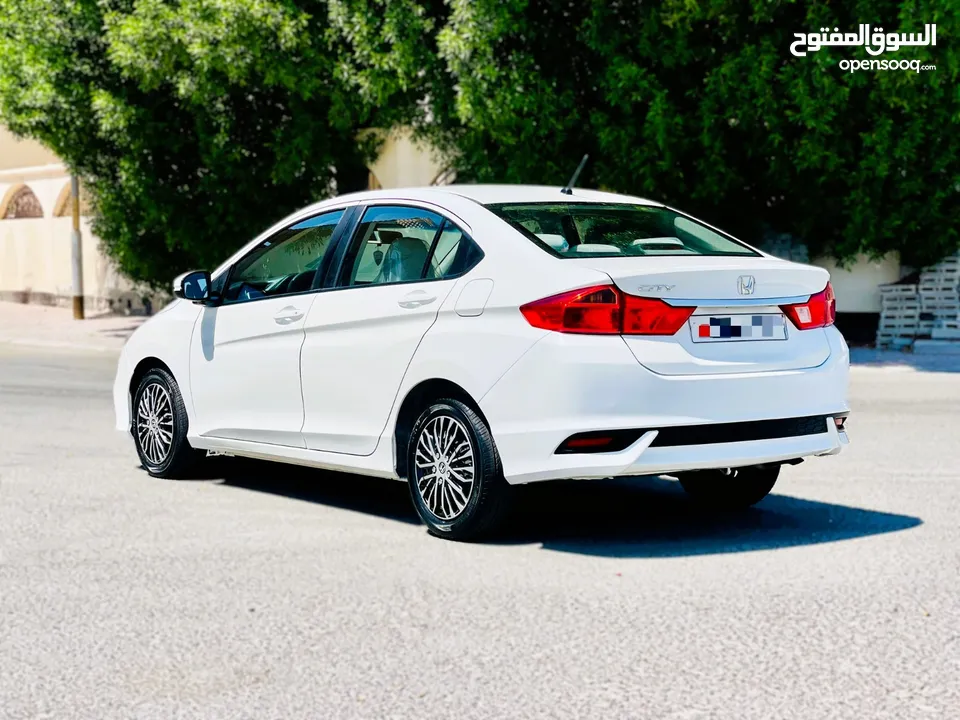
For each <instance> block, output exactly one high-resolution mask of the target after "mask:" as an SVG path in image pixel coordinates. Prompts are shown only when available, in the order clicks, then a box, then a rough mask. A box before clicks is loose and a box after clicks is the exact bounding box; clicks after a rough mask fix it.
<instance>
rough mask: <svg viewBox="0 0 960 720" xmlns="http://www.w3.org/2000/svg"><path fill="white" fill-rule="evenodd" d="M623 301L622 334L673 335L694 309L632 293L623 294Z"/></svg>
mask: <svg viewBox="0 0 960 720" xmlns="http://www.w3.org/2000/svg"><path fill="white" fill-rule="evenodd" d="M623 301H624V302H623V334H624V335H674V334H676V332H677V330H679V329H680V328H682V327H683V324H684V323H685V322H686V321H687V320H689V319H690V316H691V315H693V311H694V310H696V308H692V307H673V305H667V304H666V303H665V302H664V301H663V300H658V299H657V298H644V297H636V296H634V295H624V296H623Z"/></svg>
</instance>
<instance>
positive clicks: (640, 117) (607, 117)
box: [360, 0, 960, 264]
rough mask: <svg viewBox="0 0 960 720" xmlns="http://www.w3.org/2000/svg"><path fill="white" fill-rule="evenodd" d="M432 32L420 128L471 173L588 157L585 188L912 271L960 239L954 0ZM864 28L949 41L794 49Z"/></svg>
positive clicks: (524, 3)
mask: <svg viewBox="0 0 960 720" xmlns="http://www.w3.org/2000/svg"><path fill="white" fill-rule="evenodd" d="M398 5H404V6H407V7H409V5H410V3H409V0H405V1H404V2H403V3H398ZM412 22H420V23H423V22H424V21H423V20H422V19H419V18H418V19H417V20H412ZM429 22H431V23H432V25H433V27H435V28H436V37H437V47H438V53H439V56H440V60H441V62H440V64H439V65H438V64H434V65H426V64H425V65H424V67H425V68H428V69H429V70H430V73H431V74H430V77H429V82H428V83H427V85H428V87H429V89H428V91H427V93H426V94H427V95H428V96H429V97H431V98H433V99H434V102H433V103H432V104H431V105H430V106H429V108H428V112H426V113H424V114H422V115H421V121H422V122H421V124H420V128H421V132H423V133H424V134H425V135H427V136H428V137H429V138H431V139H432V140H433V141H434V142H435V143H436V144H437V145H438V146H440V147H441V148H443V149H444V151H445V152H446V153H447V155H448V156H449V157H450V158H451V162H452V163H453V164H454V165H455V166H456V167H457V168H458V170H459V171H460V177H461V178H463V179H470V180H477V181H508V182H538V183H550V184H561V183H564V182H565V181H566V180H567V179H568V178H569V176H570V174H571V173H572V171H573V169H574V168H575V167H576V165H577V162H578V161H579V159H580V157H581V155H582V154H583V153H585V152H586V153H590V156H591V161H590V164H589V166H588V168H587V172H586V174H585V176H584V182H585V183H587V184H592V185H594V186H602V187H606V188H610V189H613V190H617V191H621V192H627V193H634V194H642V195H645V196H648V197H651V198H655V199H660V200H664V201H667V202H670V203H673V204H675V205H677V206H678V207H681V208H683V209H688V210H690V211H692V212H695V213H697V214H700V215H701V216H703V217H704V218H705V219H707V220H710V221H712V222H714V223H716V224H718V225H720V226H721V227H724V228H727V229H730V230H731V231H733V232H735V233H737V234H739V235H740V236H742V237H743V238H744V239H748V240H751V241H754V242H757V241H758V240H759V239H760V238H761V237H762V236H763V233H764V232H765V231H767V230H770V231H774V232H776V233H784V232H786V233H791V234H793V235H795V236H797V237H799V238H801V239H803V240H804V241H805V242H807V243H808V245H809V246H810V248H811V250H812V251H813V252H814V253H817V252H827V253H832V254H834V255H836V256H838V257H839V258H840V259H848V258H851V257H853V256H855V255H856V254H857V253H859V252H863V251H866V252H869V253H873V254H877V255H879V254H883V253H885V252H887V251H891V250H893V251H898V252H900V253H901V254H902V256H903V260H904V261H905V262H907V263H918V264H922V263H925V262H930V261H935V260H937V259H939V258H940V257H942V256H943V255H944V254H945V253H947V252H949V251H951V250H953V249H954V248H956V247H957V244H958V237H960V236H958V224H960V222H958V221H960V133H957V132H955V131H953V129H955V128H956V126H957V123H958V122H960V94H958V92H957V88H958V83H957V80H958V77H957V76H958V68H960V50H958V46H957V44H956V43H955V42H952V41H951V40H948V39H946V37H945V36H946V34H947V29H948V28H953V27H957V26H958V25H960V2H958V1H957V0H949V1H947V2H944V1H943V0H940V1H939V2H932V1H927V0H904V1H896V0H869V1H868V0H854V1H847V2H840V3H826V2H770V1H769V0H708V1H706V2H690V1H689V0H663V1H662V2H648V1H644V2H641V0H614V1H611V0H451V2H450V5H449V7H448V8H442V9H441V11H440V12H439V13H438V14H436V15H434V16H433V17H432V19H431V20H430V21H429ZM861 22H869V23H871V25H873V26H874V27H876V26H877V25H882V26H883V27H884V28H885V30H886V31H888V32H889V31H894V30H896V31H901V32H917V31H920V32H922V30H923V24H924V23H937V24H939V26H940V28H941V35H940V41H939V43H938V45H937V46H936V47H923V48H902V49H901V50H900V51H899V52H897V53H887V54H886V55H885V56H884V57H886V58H888V59H889V58H893V59H907V60H912V59H918V60H920V61H922V62H923V64H927V63H929V64H935V65H936V70H935V71H924V72H920V73H914V72H908V71H878V70H874V71H860V72H854V73H849V72H845V71H844V70H841V69H840V67H839V66H838V63H839V62H840V61H841V60H843V59H869V58H870V57H871V56H870V55H867V54H866V53H865V51H864V49H863V48H830V49H827V48H824V49H822V50H820V51H819V52H817V53H812V52H811V53H809V54H808V55H807V56H806V57H794V56H793V55H791V54H790V52H789V47H790V43H791V42H792V40H793V35H794V33H797V32H803V33H806V32H814V31H818V30H819V29H820V28H821V27H830V28H831V29H832V28H834V27H839V28H840V29H841V30H842V31H844V32H848V31H854V30H856V28H857V25H858V24H859V23H861ZM394 47H395V48H396V52H397V53H398V55H400V56H406V55H409V53H410V52H411V50H410V48H407V47H405V46H404V43H403V41H402V40H398V41H397V42H396V43H395V44H394ZM360 60H362V58H360ZM361 64H362V63H361ZM380 64H381V66H383V65H384V64H386V63H384V62H383V61H382V60H381V63H380ZM407 81H409V80H407Z"/></svg>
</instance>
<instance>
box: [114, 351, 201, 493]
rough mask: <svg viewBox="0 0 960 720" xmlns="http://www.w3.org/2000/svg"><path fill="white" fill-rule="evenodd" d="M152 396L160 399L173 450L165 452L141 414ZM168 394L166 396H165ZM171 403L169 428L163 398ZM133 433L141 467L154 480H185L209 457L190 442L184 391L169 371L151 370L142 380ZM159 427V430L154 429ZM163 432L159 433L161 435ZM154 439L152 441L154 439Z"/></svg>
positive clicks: (160, 413) (164, 427) (134, 408)
mask: <svg viewBox="0 0 960 720" xmlns="http://www.w3.org/2000/svg"><path fill="white" fill-rule="evenodd" d="M148 392H149V393H150V394H151V397H156V398H159V399H158V400H157V402H156V403H155V404H156V405H157V406H158V407H159V408H160V410H159V411H158V413H157V417H158V418H160V419H162V421H163V423H164V424H163V425H162V428H161V429H162V430H163V434H162V438H164V439H165V438H166V434H167V433H168V432H169V434H170V444H169V448H167V449H165V451H163V452H161V451H162V450H164V447H163V446H162V445H158V444H157V443H156V441H155V439H156V438H157V437H159V436H158V435H157V433H156V432H154V433H151V432H150V427H149V423H148V422H146V421H145V420H144V418H143V417H142V415H141V413H140V406H141V402H142V401H143V398H144V395H145V394H146V393H148ZM163 393H165V396H164V395H163ZM164 397H165V398H166V400H167V401H168V402H169V407H170V412H169V417H170V425H169V426H168V425H166V418H167V413H166V412H164V411H163V398H164ZM132 414H133V417H132V420H131V431H132V433H133V442H134V444H135V445H136V447H137V455H139V456H140V463H141V465H143V469H144V470H146V471H147V472H148V473H150V474H151V475H153V476H154V477H159V478H182V477H185V476H186V474H187V471H188V470H189V469H190V468H191V467H193V466H194V464H195V463H196V462H197V461H198V460H199V459H200V458H202V457H203V456H204V455H206V453H205V452H203V451H201V450H194V449H193V448H192V447H190V444H189V443H188V442H187V427H188V420H187V410H186V408H185V407H184V405H183V396H182V395H181V394H180V387H179V386H178V385H177V381H176V380H174V379H173V376H172V375H170V373H168V372H167V371H166V370H162V369H160V368H155V369H153V370H150V371H149V372H148V373H147V374H146V375H144V376H143V378H142V379H141V380H140V384H139V385H138V386H137V391H136V392H135V393H134V394H133V405H132ZM154 427H156V426H154ZM158 432H159V431H158ZM151 436H152V438H151Z"/></svg>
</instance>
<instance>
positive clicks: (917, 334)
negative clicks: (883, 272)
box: [877, 253, 960, 351]
mask: <svg viewBox="0 0 960 720" xmlns="http://www.w3.org/2000/svg"><path fill="white" fill-rule="evenodd" d="M880 297H881V308H880V324H879V326H878V328H877V347H889V348H898V349H900V348H905V347H914V343H915V341H916V340H917V339H920V340H922V344H923V347H924V349H925V350H934V351H937V350H939V349H941V347H943V348H947V346H949V347H950V348H952V347H954V346H956V345H957V341H960V253H957V254H955V255H952V256H950V257H948V258H946V259H944V260H943V261H942V262H940V263H938V264H937V265H935V266H934V267H932V268H928V269H926V270H924V271H923V272H921V273H920V276H919V278H918V279H917V282H916V283H909V282H908V283H894V284H892V285H881V286H880ZM947 349H949V348H947Z"/></svg>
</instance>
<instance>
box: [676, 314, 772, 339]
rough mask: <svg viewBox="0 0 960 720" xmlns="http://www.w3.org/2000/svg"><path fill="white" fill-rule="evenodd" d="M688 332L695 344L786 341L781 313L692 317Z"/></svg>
mask: <svg viewBox="0 0 960 720" xmlns="http://www.w3.org/2000/svg"><path fill="white" fill-rule="evenodd" d="M690 330H691V332H692V333H693V341H694V342H696V343H702V342H732V341H737V340H786V339H787V325H786V322H785V318H784V316H783V314H782V313H764V314H762V315H694V316H693V317H691V318H690Z"/></svg>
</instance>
